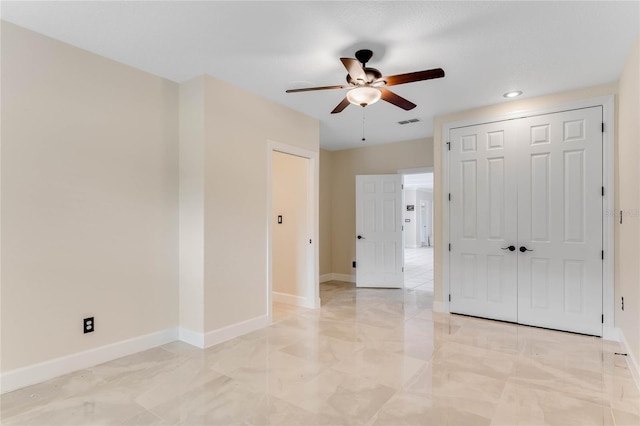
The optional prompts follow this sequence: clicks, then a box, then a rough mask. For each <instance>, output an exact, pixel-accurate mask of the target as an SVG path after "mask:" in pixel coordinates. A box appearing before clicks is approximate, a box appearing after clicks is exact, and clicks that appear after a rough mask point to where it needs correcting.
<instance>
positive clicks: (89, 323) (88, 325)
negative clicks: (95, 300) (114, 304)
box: [82, 317, 96, 334]
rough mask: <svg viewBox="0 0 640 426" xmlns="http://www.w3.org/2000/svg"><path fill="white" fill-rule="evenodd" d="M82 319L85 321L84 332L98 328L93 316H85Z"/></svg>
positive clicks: (91, 331)
mask: <svg viewBox="0 0 640 426" xmlns="http://www.w3.org/2000/svg"><path fill="white" fill-rule="evenodd" d="M82 321H83V323H84V333H85V334H87V333H93V330H95V329H96V323H95V321H94V320H93V317H89V318H85V319H84V320H82Z"/></svg>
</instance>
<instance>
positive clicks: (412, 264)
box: [404, 247, 433, 291]
mask: <svg viewBox="0 0 640 426" xmlns="http://www.w3.org/2000/svg"><path fill="white" fill-rule="evenodd" d="M404 287H405V288H418V287H420V289H421V290H426V291H433V247H418V248H409V247H405V249H404Z"/></svg>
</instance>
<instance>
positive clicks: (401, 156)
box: [320, 138, 433, 275]
mask: <svg viewBox="0 0 640 426" xmlns="http://www.w3.org/2000/svg"><path fill="white" fill-rule="evenodd" d="M331 162H332V169H331V267H332V272H333V273H337V274H348V275H352V274H354V270H353V268H352V267H351V262H352V261H354V260H355V248H356V245H355V232H356V231H355V228H356V224H355V217H356V210H355V209H356V202H355V185H356V178H355V177H356V175H371V174H395V173H397V171H398V170H401V169H414V168H421V167H431V166H432V165H433V142H432V139H431V138H425V139H416V140H411V141H404V142H396V143H391V144H385V145H373V146H367V147H363V148H355V149H347V150H343V151H334V152H333V153H332V160H331ZM325 172H326V170H325ZM320 180H321V182H325V181H326V176H325V177H321V179H320ZM321 221H322V219H321Z"/></svg>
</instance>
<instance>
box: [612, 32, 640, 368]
mask: <svg viewBox="0 0 640 426" xmlns="http://www.w3.org/2000/svg"><path fill="white" fill-rule="evenodd" d="M618 93H619V95H618V153H617V154H618V156H617V159H618V167H617V175H616V184H617V200H616V211H617V212H619V211H620V210H622V211H623V212H624V216H623V221H622V225H620V222H619V221H616V222H615V223H616V271H615V277H616V289H615V294H616V298H615V307H616V308H615V313H616V325H617V327H618V328H620V330H621V331H622V334H623V335H624V338H625V339H626V341H627V343H628V349H629V351H630V352H631V355H632V359H633V360H634V362H635V363H636V369H638V367H639V365H638V363H639V362H640V266H639V263H640V262H638V260H639V258H640V223H639V222H640V167H638V166H639V165H640V149H639V148H638V145H640V124H639V123H640V105H639V103H640V37H639V38H638V40H637V41H636V44H635V46H634V48H633V49H632V50H631V52H630V54H629V58H628V60H627V63H626V65H625V67H624V69H623V71H622V75H621V76H620V83H619V92H618ZM621 297H624V301H625V310H624V311H622V310H621V303H620V302H621V299H620V298H621Z"/></svg>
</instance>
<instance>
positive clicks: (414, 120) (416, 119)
mask: <svg viewBox="0 0 640 426" xmlns="http://www.w3.org/2000/svg"><path fill="white" fill-rule="evenodd" d="M418 121H420V119H419V118H410V119H409V120H402V121H398V124H409V123H417V122H418Z"/></svg>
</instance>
